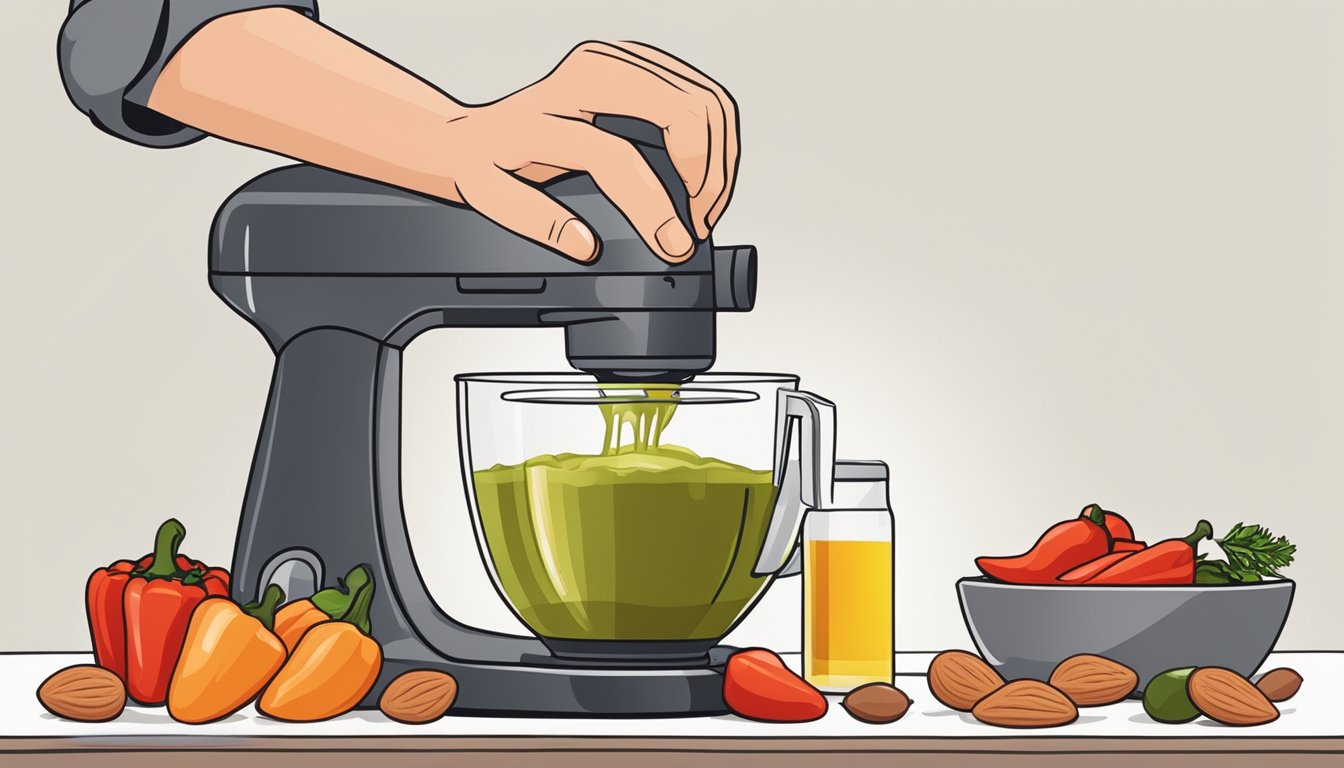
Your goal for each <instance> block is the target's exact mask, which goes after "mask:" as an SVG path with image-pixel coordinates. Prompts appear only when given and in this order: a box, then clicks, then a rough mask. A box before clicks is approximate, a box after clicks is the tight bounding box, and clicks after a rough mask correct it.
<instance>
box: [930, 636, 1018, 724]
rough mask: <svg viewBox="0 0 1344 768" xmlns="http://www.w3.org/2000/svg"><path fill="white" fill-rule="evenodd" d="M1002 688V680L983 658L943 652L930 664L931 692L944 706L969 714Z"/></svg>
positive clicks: (970, 654)
mask: <svg viewBox="0 0 1344 768" xmlns="http://www.w3.org/2000/svg"><path fill="white" fill-rule="evenodd" d="M1001 687H1003V677H1001V676H1000V675H999V673H998V672H995V671H994V668H993V667H991V666H989V665H988V664H986V663H985V661H984V659H981V658H980V657H979V656H976V655H975V654H973V653H967V652H965V651H943V652H942V653H940V654H938V655H937V656H934V657H933V661H932V662H931V663H930V664H929V690H930V691H932V692H933V697H934V698H935V699H937V700H938V701H940V702H942V703H943V705H944V706H947V707H950V708H952V709H959V710H961V711H962V712H970V711H971V709H972V708H973V707H974V706H975V703H976V702H977V701H979V700H981V699H983V698H985V697H986V696H988V695H989V694H991V693H993V692H994V691H997V690H998V689H999V688H1001Z"/></svg>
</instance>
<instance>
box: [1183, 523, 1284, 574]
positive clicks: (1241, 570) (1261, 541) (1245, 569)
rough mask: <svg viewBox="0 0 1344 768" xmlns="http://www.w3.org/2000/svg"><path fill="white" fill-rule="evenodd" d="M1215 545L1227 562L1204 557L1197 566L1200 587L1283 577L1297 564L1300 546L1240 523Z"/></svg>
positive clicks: (1263, 529) (1262, 528) (1268, 532)
mask: <svg viewBox="0 0 1344 768" xmlns="http://www.w3.org/2000/svg"><path fill="white" fill-rule="evenodd" d="M1214 542H1215V543H1216V544H1217V545H1218V546H1219V548H1220V549H1222V550H1223V555H1224V556H1225V557H1226V558H1227V559H1226V560H1225V561H1224V560H1208V559H1206V558H1207V557H1208V556H1207V555H1200V556H1199V562H1198V565H1196V566H1195V583H1197V584H1232V583H1245V582H1256V581H1260V580H1261V579H1263V578H1264V577H1266V576H1279V575H1280V574H1279V571H1280V570H1282V569H1284V568H1287V567H1288V566H1289V565H1290V564H1292V562H1293V555H1294V553H1296V552H1297V546H1296V545H1294V544H1292V543H1291V542H1289V541H1288V539H1287V537H1284V536H1277V537H1276V536H1275V535H1274V534H1273V533H1271V532H1270V530H1269V529H1268V528H1265V527H1264V526H1262V525H1245V524H1243V523H1237V524H1236V525H1234V526H1232V529H1231V530H1229V531H1228V532H1227V535H1226V536H1224V537H1223V538H1221V539H1214Z"/></svg>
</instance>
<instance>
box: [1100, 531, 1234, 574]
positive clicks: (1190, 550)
mask: <svg viewBox="0 0 1344 768" xmlns="http://www.w3.org/2000/svg"><path fill="white" fill-rule="evenodd" d="M1211 538H1213V526H1212V525H1210V524H1209V521H1208V520H1200V521H1199V525H1197V526H1195V530H1194V532H1193V533H1191V534H1190V535H1189V536H1186V537H1185V538H1183V539H1167V540H1166V541H1159V542H1158V543H1156V544H1154V545H1153V546H1151V547H1148V548H1147V549H1144V550H1141V551H1139V552H1132V553H1130V554H1129V555H1127V556H1126V557H1125V558H1123V559H1121V560H1120V561H1119V562H1117V563H1115V564H1113V565H1111V566H1110V567H1109V568H1107V569H1105V570H1104V571H1101V572H1100V573H1098V574H1097V575H1095V576H1093V577H1092V578H1090V579H1088V580H1087V581H1086V582H1084V583H1085V584H1193V583H1195V547H1196V545H1197V544H1198V543H1199V540H1200V539H1211Z"/></svg>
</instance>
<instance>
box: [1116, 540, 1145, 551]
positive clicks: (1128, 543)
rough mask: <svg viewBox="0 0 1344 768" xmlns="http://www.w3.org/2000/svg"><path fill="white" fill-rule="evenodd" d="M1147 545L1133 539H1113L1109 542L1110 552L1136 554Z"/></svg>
mask: <svg viewBox="0 0 1344 768" xmlns="http://www.w3.org/2000/svg"><path fill="white" fill-rule="evenodd" d="M1147 547H1148V545H1147V544H1145V543H1143V542H1142V541H1135V540H1133V539H1115V540H1113V541H1112V542H1111V551H1112V552H1138V551H1139V550H1140V549H1146V548H1147Z"/></svg>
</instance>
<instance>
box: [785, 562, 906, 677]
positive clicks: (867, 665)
mask: <svg viewBox="0 0 1344 768" xmlns="http://www.w3.org/2000/svg"><path fill="white" fill-rule="evenodd" d="M806 544H807V547H806V549H805V550H804V555H803V557H804V560H803V577H804V579H805V583H804V585H803V674H804V676H805V677H806V678H807V681H808V682H809V683H811V684H812V685H814V686H816V687H817V688H819V689H821V690H823V691H836V692H839V691H849V690H850V689H852V688H856V687H858V686H860V685H865V684H867V683H877V682H881V683H890V682H891V681H892V674H893V672H894V669H893V658H892V656H893V654H892V592H891V588H892V550H891V542H890V541H829V540H820V541H818V540H812V541H807V542H806Z"/></svg>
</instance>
